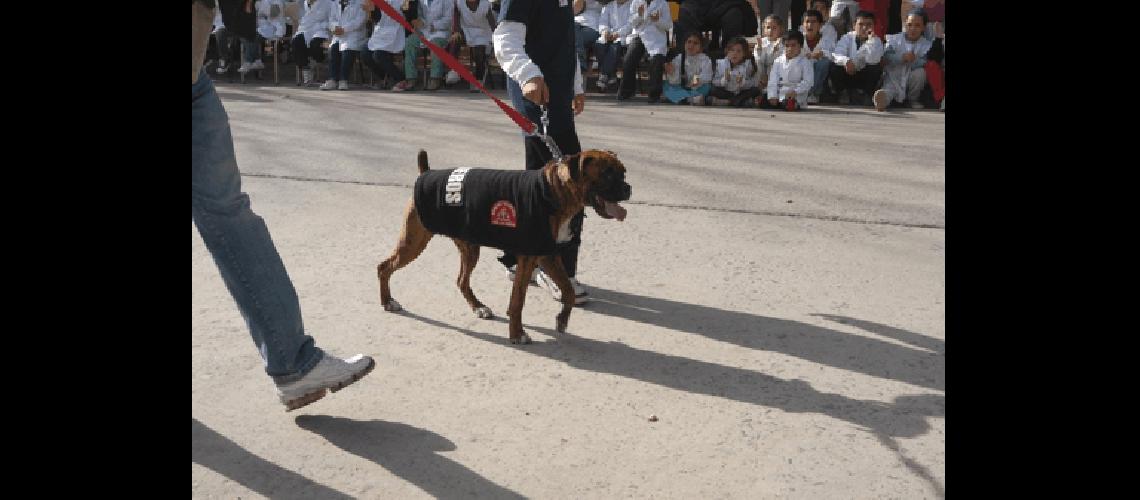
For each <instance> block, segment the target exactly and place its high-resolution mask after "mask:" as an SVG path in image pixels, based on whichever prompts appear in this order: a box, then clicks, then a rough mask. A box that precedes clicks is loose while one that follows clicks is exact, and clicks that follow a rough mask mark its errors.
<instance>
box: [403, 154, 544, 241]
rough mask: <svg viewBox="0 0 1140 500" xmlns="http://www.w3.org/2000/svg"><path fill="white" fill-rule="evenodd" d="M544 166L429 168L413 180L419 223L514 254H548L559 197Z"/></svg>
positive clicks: (436, 231) (443, 233)
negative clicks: (525, 168)
mask: <svg viewBox="0 0 1140 500" xmlns="http://www.w3.org/2000/svg"><path fill="white" fill-rule="evenodd" d="M542 172H543V171H542V170H490V169H481V168H470V169H469V168H457V169H453V170H429V171H427V172H426V173H424V174H423V175H420V177H419V178H418V179H416V186H415V203H416V211H418V212H419V215H420V221H422V222H423V225H424V227H425V228H427V230H428V231H431V232H432V233H435V234H442V235H446V236H451V237H454V238H459V239H461V240H465V241H470V242H472V243H475V244H478V245H482V246H487V247H494V248H498V249H500V250H504V251H507V252H510V253H513V254H518V255H552V254H554V253H555V251H556V250H557V248H558V244H557V243H556V242H555V240H554V236H553V233H552V231H551V227H550V216H551V215H553V214H554V212H555V211H556V210H557V209H558V201H557V199H556V198H555V197H554V196H553V195H552V194H551V193H550V186H549V185H548V184H547V182H546V179H545V178H544V177H543V176H542Z"/></svg>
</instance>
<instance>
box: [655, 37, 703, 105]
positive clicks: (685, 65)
mask: <svg viewBox="0 0 1140 500" xmlns="http://www.w3.org/2000/svg"><path fill="white" fill-rule="evenodd" d="M704 50H705V39H704V37H703V36H701V34H700V33H697V32H695V31H694V32H692V33H689V35H688V36H687V37H685V51H684V52H682V53H680V54H677V57H674V58H673V62H671V63H668V64H666V65H665V73H666V74H668V75H669V81H667V82H665V93H664V94H665V98H666V99H668V100H669V101H671V102H673V103H676V104H693V105H696V106H700V105H702V104H704V101H705V97H707V96H708V95H709V92H710V91H712V78H713V64H712V59H709V56H708V55H707V54H705V52H704Z"/></svg>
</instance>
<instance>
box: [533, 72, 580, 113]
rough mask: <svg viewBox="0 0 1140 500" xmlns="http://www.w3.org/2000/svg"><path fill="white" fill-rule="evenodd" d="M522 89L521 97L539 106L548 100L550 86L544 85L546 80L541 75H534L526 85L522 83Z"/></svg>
mask: <svg viewBox="0 0 1140 500" xmlns="http://www.w3.org/2000/svg"><path fill="white" fill-rule="evenodd" d="M522 91H523V97H525V98H526V99H527V100H528V101H530V102H533V103H535V104H537V105H539V106H543V105H545V104H546V101H548V100H550V88H549V87H547V86H546V80H544V79H543V78H542V77H541V76H536V77H534V78H531V79H530V80H529V81H527V82H526V85H523V88H522ZM575 99H576V98H575Z"/></svg>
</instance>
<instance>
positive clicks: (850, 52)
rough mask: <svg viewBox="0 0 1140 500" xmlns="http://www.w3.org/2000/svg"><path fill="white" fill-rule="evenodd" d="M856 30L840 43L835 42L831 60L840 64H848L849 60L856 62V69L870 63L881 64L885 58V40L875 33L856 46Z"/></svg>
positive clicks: (844, 36)
mask: <svg viewBox="0 0 1140 500" xmlns="http://www.w3.org/2000/svg"><path fill="white" fill-rule="evenodd" d="M855 45H856V44H855V32H854V31H852V32H850V33H848V34H846V35H843V38H840V39H839V43H837V44H835V50H833V51H832V52H831V60H832V61H835V64H838V65H839V66H846V65H847V61H851V62H854V63H855V71H861V70H862V69H863V68H865V67H867V65H868V64H879V61H881V60H882V59H883V50H884V49H885V48H886V47H884V46H883V41H882V40H879V37H877V36H875V34H874V33H871V34H869V35H867V40H866V41H865V42H863V45H860V46H859V48H855Z"/></svg>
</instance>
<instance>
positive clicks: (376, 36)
mask: <svg viewBox="0 0 1140 500" xmlns="http://www.w3.org/2000/svg"><path fill="white" fill-rule="evenodd" d="M370 1H371V0H370ZM384 1H386V2H388V5H391V6H392V8H393V9H396V12H400V7H402V6H403V5H404V0H384ZM376 10H380V9H376ZM380 14H381V16H380V21H378V22H377V23H376V26H373V27H372V37H371V38H369V39H368V50H383V51H384V52H391V53H399V52H403V51H404V40H405V39H406V38H405V37H404V26H403V25H402V24H400V23H399V21H396V20H395V19H393V18H391V17H389V16H388V14H384V13H383V12H381V13H380Z"/></svg>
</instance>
